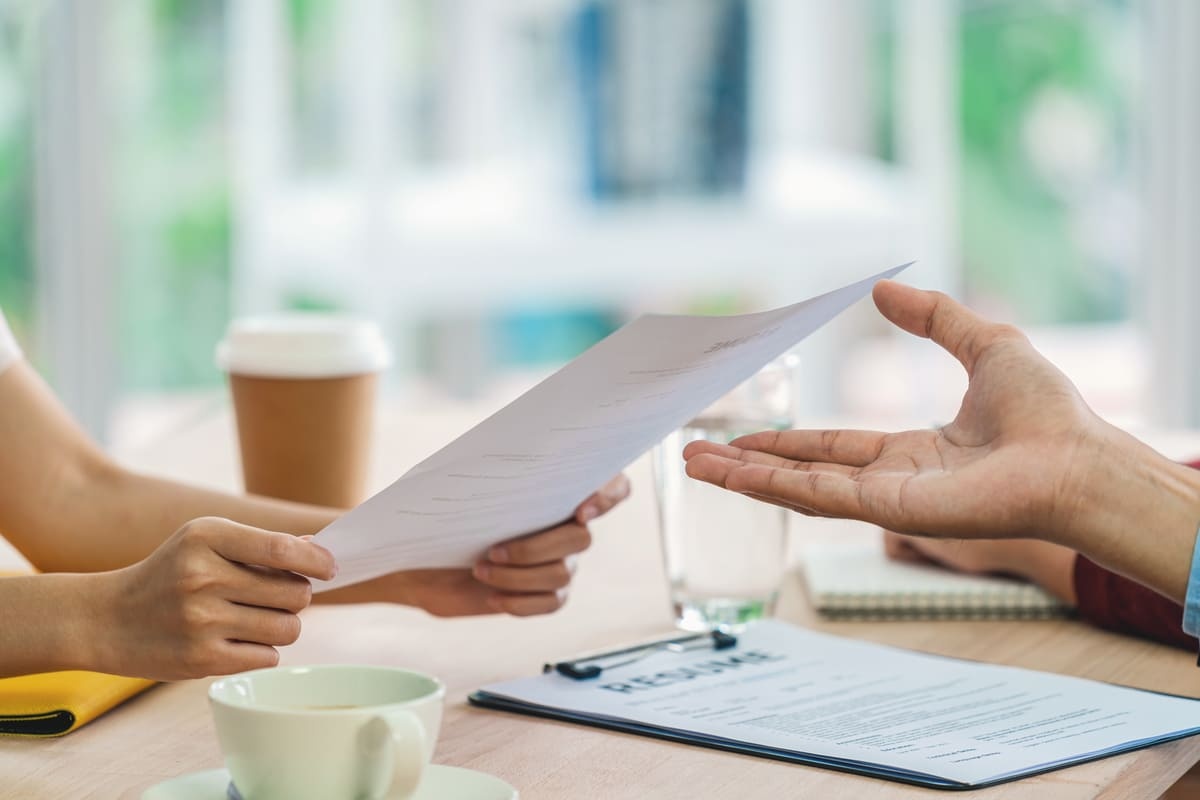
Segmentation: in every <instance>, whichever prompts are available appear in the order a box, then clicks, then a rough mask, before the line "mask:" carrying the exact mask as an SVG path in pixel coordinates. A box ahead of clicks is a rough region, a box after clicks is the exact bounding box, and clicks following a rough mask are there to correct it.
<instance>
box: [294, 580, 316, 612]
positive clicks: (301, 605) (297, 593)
mask: <svg viewBox="0 0 1200 800" xmlns="http://www.w3.org/2000/svg"><path fill="white" fill-rule="evenodd" d="M311 602H312V584H311V583H309V582H308V581H297V582H296V588H295V589H294V590H293V599H292V604H291V610H292V611H302V610H303V609H305V608H308V605H309V603H311Z"/></svg>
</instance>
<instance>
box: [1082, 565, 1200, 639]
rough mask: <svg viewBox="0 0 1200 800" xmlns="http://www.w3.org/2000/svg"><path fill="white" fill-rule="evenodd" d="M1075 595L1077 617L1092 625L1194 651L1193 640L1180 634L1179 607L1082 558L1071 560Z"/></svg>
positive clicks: (1181, 621) (1180, 607)
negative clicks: (1077, 605) (1076, 598)
mask: <svg viewBox="0 0 1200 800" xmlns="http://www.w3.org/2000/svg"><path fill="white" fill-rule="evenodd" d="M1075 595H1076V596H1077V597H1078V598H1079V615H1080V616H1081V617H1083V618H1084V619H1085V620H1087V621H1088V622H1090V623H1092V624H1093V625H1097V626H1099V627H1101V628H1105V629H1107V630H1110V631H1116V632H1117V633H1126V634H1130V635H1133V636H1141V637H1144V638H1146V639H1154V640H1155V641H1159V642H1164V643H1166V644H1170V645H1174V646H1175V647H1186V648H1188V649H1189V650H1195V649H1196V638H1195V637H1193V636H1188V635H1187V634H1186V633H1184V632H1183V606H1181V605H1179V604H1178V603H1176V602H1174V601H1173V600H1168V599H1167V598H1165V597H1163V596H1162V595H1161V594H1159V593H1158V592H1156V591H1154V590H1153V589H1148V588H1146V587H1145V586H1142V585H1141V584H1140V583H1138V582H1137V581H1131V580H1130V579H1129V578H1125V577H1122V576H1121V575H1118V574H1116V573H1115V572H1109V571H1108V570H1106V569H1105V568H1104V567H1102V566H1100V565H1098V564H1096V563H1094V562H1092V561H1091V560H1089V559H1088V558H1087V557H1086V556H1082V555H1081V556H1076V557H1075Z"/></svg>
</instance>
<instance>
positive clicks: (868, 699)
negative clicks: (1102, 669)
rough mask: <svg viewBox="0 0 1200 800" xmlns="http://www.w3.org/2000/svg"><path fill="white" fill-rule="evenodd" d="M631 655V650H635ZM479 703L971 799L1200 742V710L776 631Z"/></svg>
mask: <svg viewBox="0 0 1200 800" xmlns="http://www.w3.org/2000/svg"><path fill="white" fill-rule="evenodd" d="M623 652H625V651H623ZM589 675H590V677H588V678H586V679H579V678H572V677H568V676H567V675H563V674H560V673H558V672H554V671H548V672H547V673H546V674H544V675H541V676H539V677H534V678H522V679H518V680H513V681H507V682H504V683H498V684H494V685H491V686H487V687H485V688H484V689H482V690H480V691H478V692H476V693H475V694H473V695H472V696H471V698H470V699H471V702H472V703H474V704H476V705H479V706H484V707H488V708H497V709H502V710H507V711H516V712H521V713H527V714H534V715H538V716H546V717H553V718H557V719H565V720H569V721H573V722H580V723H584V724H589V725H597V726H600V727H606V728H613V729H617V730H622V731H628V732H631V733H639V734H644V735H649V736H655V737H659V738H665V739H671V740H675V741H681V742H687V743H692V744H699V745H705V746H709V747H716V748H720V749H726V750H734V751H738V752H743V753H750V754H754V755H762V756H767V757H771V758H778V759H784V760H789V761H795V762H798V763H803V764H809V765H814V766H822V767H829V768H833V769H839V770H844V771H848V772H855V773H859V774H864V775H871V776H874V777H880V778H887V779H890V780H896V781H902V782H905V783H912V784H917V785H922V786H929V787H933V788H942V789H964V788H977V787H982V786H990V785H993V784H997V783H1003V782H1005V781H1010V780H1015V779H1017V778H1023V777H1027V776H1029V775H1035V774H1038V773H1041V772H1047V771H1050V770H1054V769H1059V768H1062V767H1066V766H1070V765H1073V764H1079V763H1082V762H1085V761H1091V760H1094V759H1098V758H1103V757H1106V756H1110V755H1115V754H1118V753H1124V752H1128V751H1130V750H1136V749H1139V748H1143V747H1149V746H1151V745H1154V744H1159V743H1161V742H1167V741H1171V740H1174V739H1180V738H1184V737H1187V736H1192V735H1195V734H1197V733H1200V700H1191V699H1185V698H1179V697H1171V696H1167V695H1161V694H1155V693H1153V692H1145V691H1140V690H1137V689H1129V688H1125V687H1120V686H1113V685H1110V684H1105V683H1099V682H1096V681H1090V680H1085V679H1082V678H1072V677H1065V676H1061V675H1053V674H1049V673H1042V672H1035V671H1032V670H1026V669H1020V668H1016V667H1005V666H997V665H991V664H980V663H976V662H969V661H960V660H957V659H953V658H943V657H940V656H933V655H926V654H923V653H916V652H912V651H907V650H901V649H897V648H892V647H887V646H883V645H877V644H872V643H868V642H862V641H858V640H855V639H846V638H842V637H837V636H831V635H828V634H822V633H817V632H814V631H809V630H805V629H802V628H797V627H794V626H791V625H788V624H786V623H782V622H776V621H768V622H762V623H759V624H757V625H755V626H753V627H751V628H749V629H748V630H747V631H745V632H744V633H742V634H740V635H739V636H738V637H737V642H736V645H734V646H726V647H723V648H721V649H713V648H709V649H707V650H697V649H693V648H672V649H671V650H668V649H666V648H654V649H652V650H650V651H648V652H646V653H644V654H642V656H640V657H632V658H631V657H625V658H621V659H619V660H618V661H617V662H616V663H615V664H613V665H612V666H605V667H603V669H602V670H600V671H599V672H598V673H596V671H593V672H592V673H589Z"/></svg>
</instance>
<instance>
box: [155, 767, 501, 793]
mask: <svg viewBox="0 0 1200 800" xmlns="http://www.w3.org/2000/svg"><path fill="white" fill-rule="evenodd" d="M228 790H229V773H228V772H226V771H225V770H223V769H210V770H208V771H206V772H193V773H191V774H189V775H182V776H180V777H178V778H172V779H171V780H169V781H163V782H162V783H160V784H158V785H157V786H151V787H150V788H149V789H147V790H146V791H145V792H144V793H143V794H142V800H229V794H228ZM446 798H454V799H455V800H517V790H516V789H514V788H513V787H511V786H509V785H508V784H507V783H505V782H504V781H502V780H500V779H499V778H496V777H494V776H492V775H488V774H487V773H485V772H476V771H475V770H473V769H463V768H462V767H445V766H442V765H440V764H430V765H429V767H428V769H426V771H425V778H424V779H423V780H422V781H421V788H419V789H417V793H416V794H414V795H413V796H412V800H446Z"/></svg>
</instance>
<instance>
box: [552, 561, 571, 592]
mask: <svg viewBox="0 0 1200 800" xmlns="http://www.w3.org/2000/svg"><path fill="white" fill-rule="evenodd" d="M571 577H572V576H571V568H570V567H569V566H567V564H566V562H564V561H560V562H558V563H557V564H555V565H554V566H553V567H552V568H551V570H550V585H551V586H553V587H554V588H555V589H562V588H563V587H565V586H568V585H570V583H571Z"/></svg>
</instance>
